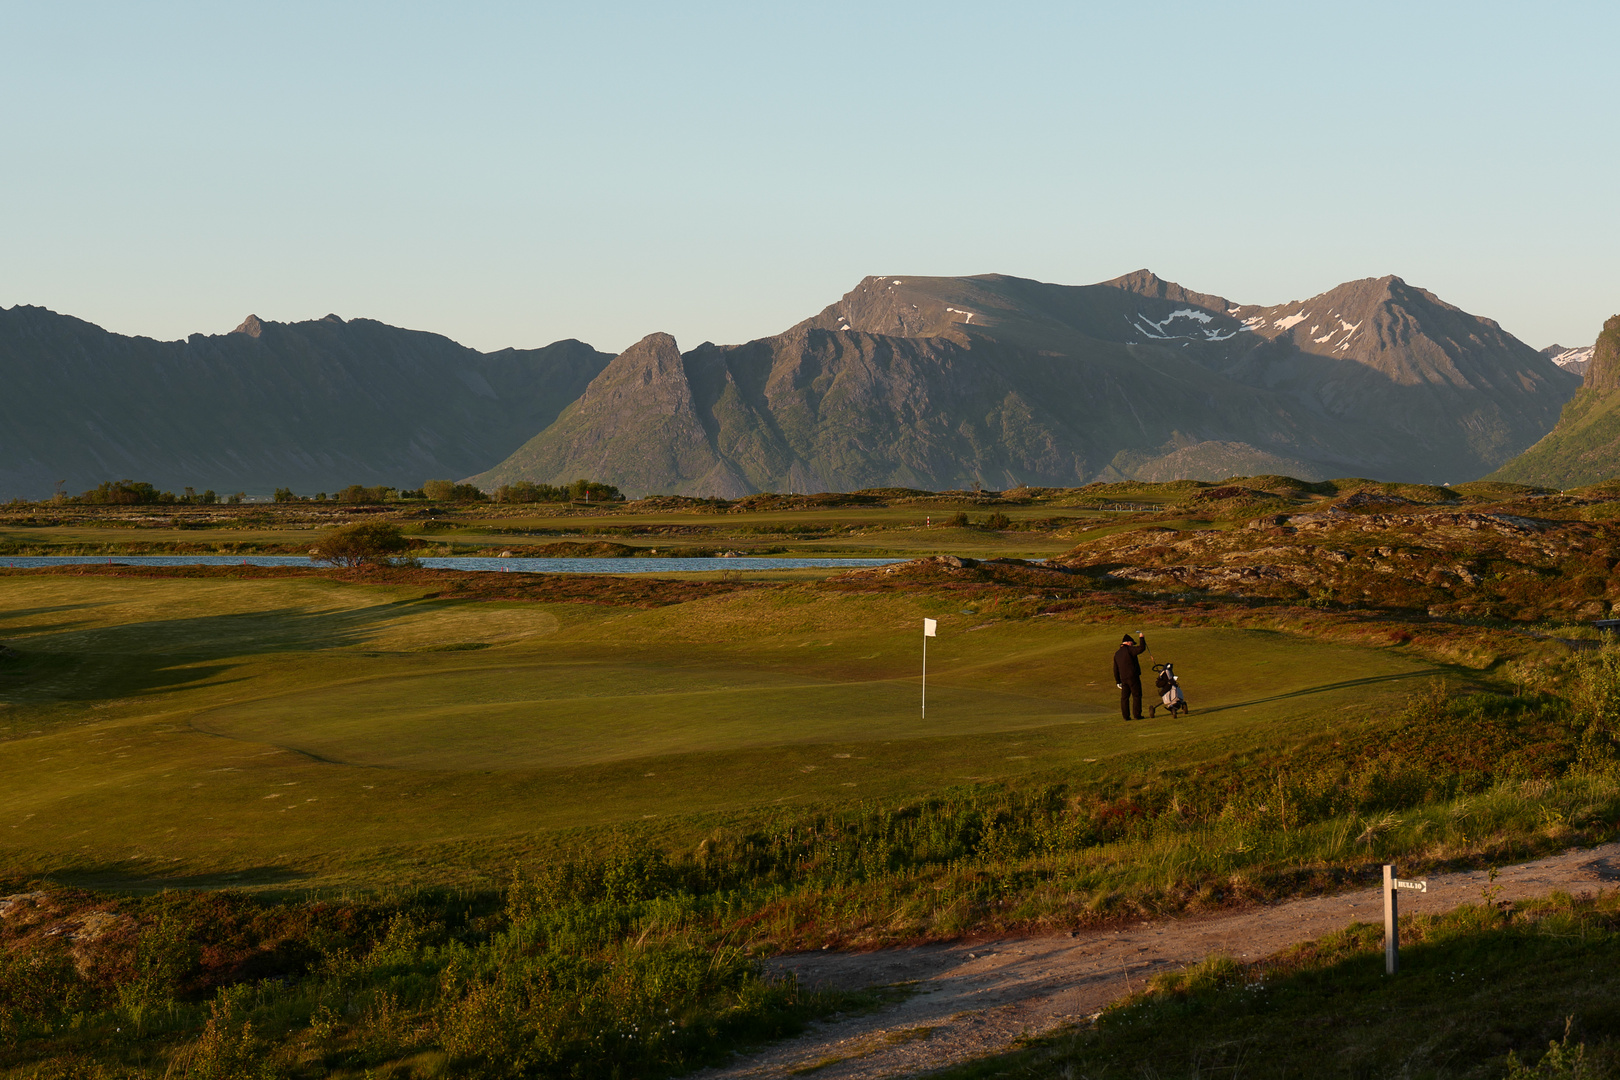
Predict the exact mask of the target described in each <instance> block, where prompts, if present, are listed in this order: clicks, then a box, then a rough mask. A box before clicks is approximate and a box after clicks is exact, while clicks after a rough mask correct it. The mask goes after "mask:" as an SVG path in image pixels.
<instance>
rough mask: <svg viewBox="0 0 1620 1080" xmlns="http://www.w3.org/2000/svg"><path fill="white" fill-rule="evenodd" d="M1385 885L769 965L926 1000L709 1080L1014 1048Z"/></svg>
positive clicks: (1555, 863)
mask: <svg viewBox="0 0 1620 1080" xmlns="http://www.w3.org/2000/svg"><path fill="white" fill-rule="evenodd" d="M1428 881H1429V891H1428V892H1427V893H1417V892H1403V893H1402V894H1401V914H1403V915H1406V914H1421V913H1436V912H1441V911H1448V910H1450V909H1451V908H1454V907H1457V906H1459V905H1461V904H1465V903H1469V902H1477V901H1478V900H1479V899H1480V898H1481V895H1482V894H1481V890H1482V889H1483V888H1484V887H1485V886H1486V885H1487V884H1489V879H1488V876H1487V875H1486V873H1485V872H1483V871H1480V872H1473V873H1457V874H1442V875H1438V876H1435V877H1431V878H1429V879H1428ZM1617 881H1620V843H1615V844H1605V845H1603V846H1602V847H1597V848H1591V849H1588V850H1584V851H1578V850H1571V851H1567V852H1565V853H1564V854H1562V855H1556V856H1552V857H1550V858H1546V859H1541V860H1539V861H1537V862H1532V863H1524V864H1522V865H1519V866H1512V867H1508V868H1506V869H1504V870H1502V871H1501V874H1500V876H1499V877H1498V878H1497V880H1496V885H1498V886H1500V887H1501V892H1500V894H1499V897H1500V899H1504V900H1507V899H1523V898H1527V897H1532V896H1544V895H1546V894H1547V893H1549V892H1552V891H1553V890H1563V891H1565V892H1581V891H1583V890H1584V891H1589V892H1595V891H1597V890H1599V889H1601V888H1603V887H1604V886H1605V883H1612V882H1617ZM1383 917H1384V913H1383V897H1382V890H1381V889H1380V888H1372V889H1367V890H1363V891H1359V892H1351V893H1342V894H1339V895H1337V896H1323V897H1312V898H1309V899H1301V900H1289V901H1285V902H1284V903H1280V904H1275V905H1271V906H1267V907H1262V908H1255V909H1252V910H1249V911H1244V912H1240V913H1237V914H1233V915H1217V916H1210V917H1200V918H1190V919H1164V920H1159V921H1156V922H1145V923H1141V924H1139V925H1135V926H1132V927H1130V928H1128V929H1123V930H1110V931H1098V932H1081V933H1079V934H1077V935H1072V936H1071V935H1068V934H1064V935H1059V936H1053V937H998V938H994V939H988V940H983V941H975V942H967V943H958V944H951V945H924V946H919V947H916V948H909V949H887V950H880V951H876V952H867V953H802V954H798V955H794V956H785V957H780V958H778V959H776V960H774V961H772V962H771V966H772V967H773V968H774V969H775V970H777V971H782V972H787V971H791V972H794V973H796V974H797V975H798V976H799V978H800V980H802V981H803V982H804V983H805V984H806V985H809V986H839V987H848V988H858V987H866V986H881V985H886V984H891V983H903V982H904V983H916V984H917V987H918V989H919V991H920V992H919V993H916V994H914V995H913V996H911V997H910V998H908V999H907V1000H905V1001H903V1002H901V1003H899V1004H897V1005H894V1006H891V1007H889V1008H886V1009H884V1010H882V1011H881V1012H879V1013H877V1014H874V1015H870V1016H861V1017H854V1018H851V1019H847V1020H838V1021H832V1022H828V1023H820V1024H816V1025H814V1026H813V1027H812V1029H811V1030H810V1031H808V1032H807V1033H806V1034H804V1035H803V1036H801V1037H800V1038H797V1039H793V1040H790V1041H788V1042H783V1043H778V1044H776V1045H774V1046H770V1047H767V1048H765V1049H764V1050H762V1051H760V1052H759V1053H757V1054H753V1055H747V1056H744V1055H739V1056H738V1057H737V1058H735V1059H733V1061H732V1062H731V1063H730V1064H729V1065H727V1066H725V1067H723V1068H718V1069H711V1070H708V1071H706V1072H704V1073H701V1074H699V1075H700V1076H702V1077H703V1078H704V1080H721V1078H727V1080H730V1078H737V1080H742V1078H745V1077H746V1078H767V1077H785V1076H790V1075H793V1074H795V1073H802V1072H807V1071H812V1070H813V1073H814V1075H815V1076H816V1078H817V1080H853V1078H861V1080H865V1078H876V1077H891V1076H908V1075H912V1074H916V1073H922V1072H927V1071H929V1070H932V1069H938V1068H942V1067H944V1066H946V1065H952V1064H955V1063H958V1062H962V1061H968V1060H972V1059H974V1058H979V1057H984V1056H986V1055H989V1054H994V1053H997V1052H1000V1051H1003V1050H1007V1049H1009V1048H1011V1046H1012V1044H1013V1043H1014V1042H1015V1041H1016V1040H1017V1039H1019V1038H1020V1037H1022V1036H1026V1035H1039V1034H1043V1033H1045V1032H1048V1031H1051V1030H1052V1029H1054V1028H1058V1027H1062V1026H1064V1025H1065V1024H1071V1023H1074V1022H1076V1021H1080V1020H1083V1019H1085V1018H1086V1017H1089V1016H1091V1015H1092V1014H1094V1013H1096V1012H1097V1011H1099V1010H1100V1009H1102V1008H1103V1007H1104V1006H1105V1005H1107V1004H1108V1003H1109V1002H1110V1001H1113V1000H1114V999H1116V998H1118V997H1120V996H1121V995H1123V994H1124V993H1126V992H1127V990H1129V989H1133V988H1139V987H1141V985H1142V982H1143V980H1144V979H1146V978H1148V977H1150V976H1151V975H1153V974H1154V973H1156V972H1159V971H1165V970H1170V969H1173V968H1177V967H1182V966H1185V965H1187V964H1191V963H1196V962H1197V961H1199V960H1202V959H1204V958H1205V957H1206V956H1208V955H1210V954H1211V953H1222V952H1224V953H1227V954H1229V955H1231V956H1233V957H1236V958H1238V959H1249V960H1253V959H1258V958H1260V957H1263V956H1269V955H1271V954H1272V953H1275V952H1278V951H1279V950H1282V949H1284V948H1287V947H1288V946H1290V945H1293V944H1295V943H1297V942H1300V941H1307V940H1310V939H1311V938H1316V937H1320V936H1322V935H1323V934H1325V933H1328V932H1330V931H1333V930H1337V929H1340V928H1342V927H1344V926H1346V925H1348V924H1350V923H1352V922H1379V921H1381V920H1382V919H1383Z"/></svg>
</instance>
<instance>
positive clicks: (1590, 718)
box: [1569, 642, 1620, 770]
mask: <svg viewBox="0 0 1620 1080" xmlns="http://www.w3.org/2000/svg"><path fill="white" fill-rule="evenodd" d="M1569 705H1570V711H1571V714H1572V719H1573V721H1574V726H1575V731H1576V732H1577V733H1578V735H1579V737H1580V750H1579V757H1578V760H1579V762H1580V763H1581V764H1582V765H1584V766H1586V767H1587V768H1589V769H1600V770H1601V769H1611V768H1614V767H1615V765H1616V763H1617V762H1620V645H1614V644H1610V643H1607V642H1606V643H1604V645H1603V647H1602V648H1599V649H1597V650H1595V651H1592V652H1588V653H1584V654H1582V655H1581V656H1580V657H1579V658H1578V659H1577V660H1576V661H1575V685H1574V686H1573V687H1572V688H1571V690H1570V695H1569Z"/></svg>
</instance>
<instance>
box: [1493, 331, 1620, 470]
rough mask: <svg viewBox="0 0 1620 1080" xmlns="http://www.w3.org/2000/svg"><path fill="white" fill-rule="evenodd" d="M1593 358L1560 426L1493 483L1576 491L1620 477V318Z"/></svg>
mask: <svg viewBox="0 0 1620 1080" xmlns="http://www.w3.org/2000/svg"><path fill="white" fill-rule="evenodd" d="M1588 354H1589V357H1590V359H1589V361H1588V364H1587V367H1586V383H1585V385H1584V386H1582V387H1581V390H1580V392H1579V393H1577V394H1576V395H1575V396H1574V397H1573V398H1571V399H1570V401H1569V404H1567V405H1565V406H1564V411H1563V415H1562V416H1560V417H1559V418H1558V424H1557V426H1556V427H1554V428H1553V429H1552V431H1550V432H1548V434H1547V436H1546V438H1544V439H1542V440H1541V441H1540V442H1538V443H1536V444H1535V445H1534V446H1532V447H1531V448H1530V449H1528V450H1526V451H1525V452H1524V453H1523V454H1521V455H1519V456H1518V457H1516V458H1514V459H1513V460H1512V461H1510V462H1508V463H1507V464H1506V465H1504V466H1502V468H1500V469H1498V470H1497V471H1496V472H1495V473H1493V474H1492V476H1491V478H1492V479H1494V480H1508V481H1512V482H1514V483H1519V484H1537V485H1541V486H1544V487H1553V488H1571V487H1581V486H1584V485H1586V484H1595V483H1598V482H1599V481H1602V480H1611V479H1613V478H1614V477H1615V476H1617V475H1620V315H1616V316H1614V317H1613V318H1612V319H1610V320H1609V321H1608V322H1606V323H1604V324H1603V333H1601V334H1599V335H1598V339H1597V343H1596V344H1595V345H1593V346H1592V347H1591V349H1590V350H1588Z"/></svg>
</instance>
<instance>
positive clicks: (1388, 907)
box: [1384, 863, 1429, 975]
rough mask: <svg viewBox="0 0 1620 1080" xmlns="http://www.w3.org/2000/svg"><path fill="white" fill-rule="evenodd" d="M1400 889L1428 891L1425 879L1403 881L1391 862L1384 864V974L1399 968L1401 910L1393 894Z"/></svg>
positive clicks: (1391, 972)
mask: <svg viewBox="0 0 1620 1080" xmlns="http://www.w3.org/2000/svg"><path fill="white" fill-rule="evenodd" d="M1401 889H1411V890H1413V891H1414V892H1420V893H1426V892H1428V891H1429V883H1428V882H1427V881H1403V880H1401V879H1400V878H1398V877H1396V876H1395V867H1394V864H1392V863H1385V864H1384V974H1385V975H1393V974H1395V973H1396V972H1397V971H1399V970H1400V969H1401V912H1400V905H1399V904H1398V903H1396V898H1395V894H1396V892H1398V891H1399V890H1401Z"/></svg>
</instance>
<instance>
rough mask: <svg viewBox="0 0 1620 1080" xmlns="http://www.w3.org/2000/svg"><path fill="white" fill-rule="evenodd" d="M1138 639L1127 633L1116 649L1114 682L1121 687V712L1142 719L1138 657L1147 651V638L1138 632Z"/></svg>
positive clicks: (1128, 718)
mask: <svg viewBox="0 0 1620 1080" xmlns="http://www.w3.org/2000/svg"><path fill="white" fill-rule="evenodd" d="M1136 637H1137V640H1136V641H1132V640H1131V635H1129V634H1126V635H1125V640H1124V642H1122V643H1121V644H1120V646H1119V648H1118V649H1116V650H1115V651H1114V682H1115V684H1116V685H1117V686H1118V687H1119V712H1120V715H1121V716H1123V717H1124V718H1125V719H1127V720H1140V719H1142V665H1141V664H1139V663H1137V662H1136V658H1137V657H1138V656H1141V655H1142V654H1143V653H1145V652H1147V638H1146V637H1144V636H1143V634H1142V631H1140V630H1138V631H1137V632H1136Z"/></svg>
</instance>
